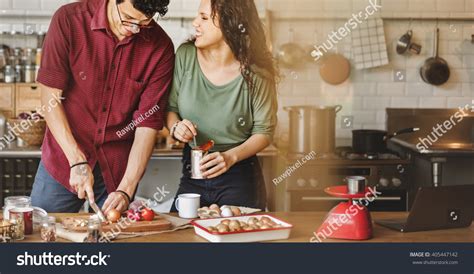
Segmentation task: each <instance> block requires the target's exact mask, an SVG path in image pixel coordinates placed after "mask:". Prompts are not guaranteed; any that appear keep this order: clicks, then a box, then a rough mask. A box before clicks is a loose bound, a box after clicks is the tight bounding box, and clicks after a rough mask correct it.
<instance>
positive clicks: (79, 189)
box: [69, 165, 94, 202]
mask: <svg viewBox="0 0 474 274" xmlns="http://www.w3.org/2000/svg"><path fill="white" fill-rule="evenodd" d="M69 184H70V185H71V187H72V188H73V189H74V190H75V191H76V193H77V197H78V198H79V199H81V200H83V199H85V198H87V199H88V200H89V201H90V202H94V188H93V186H94V175H92V170H91V167H90V166H89V165H80V166H75V167H73V168H72V169H71V173H70V178H69Z"/></svg>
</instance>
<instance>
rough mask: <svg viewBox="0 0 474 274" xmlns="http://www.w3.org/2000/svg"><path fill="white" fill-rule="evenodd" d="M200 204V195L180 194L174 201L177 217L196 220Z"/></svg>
mask: <svg viewBox="0 0 474 274" xmlns="http://www.w3.org/2000/svg"><path fill="white" fill-rule="evenodd" d="M200 204H201V195H199V194H194V193H186V194H180V195H178V198H176V201H174V205H175V206H176V209H177V210H178V212H179V217H181V218H185V219H193V218H197V217H198V209H199V207H200Z"/></svg>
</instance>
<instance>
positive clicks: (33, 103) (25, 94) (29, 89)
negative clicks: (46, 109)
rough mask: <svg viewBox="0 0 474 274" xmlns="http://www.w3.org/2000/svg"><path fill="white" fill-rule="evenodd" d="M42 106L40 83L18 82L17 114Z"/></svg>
mask: <svg viewBox="0 0 474 274" xmlns="http://www.w3.org/2000/svg"><path fill="white" fill-rule="evenodd" d="M40 107H41V88H40V86H39V85H38V84H23V83H21V84H16V109H15V115H18V114H20V113H22V112H31V111H33V110H36V109H37V108H40Z"/></svg>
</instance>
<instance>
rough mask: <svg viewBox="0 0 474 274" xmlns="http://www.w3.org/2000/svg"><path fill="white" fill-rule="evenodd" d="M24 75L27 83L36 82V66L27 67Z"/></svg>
mask: <svg viewBox="0 0 474 274" xmlns="http://www.w3.org/2000/svg"><path fill="white" fill-rule="evenodd" d="M24 74H25V79H24V80H25V83H34V82H35V81H36V78H35V74H36V73H35V66H30V65H26V66H25V70H24Z"/></svg>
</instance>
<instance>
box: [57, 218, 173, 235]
mask: <svg viewBox="0 0 474 274" xmlns="http://www.w3.org/2000/svg"><path fill="white" fill-rule="evenodd" d="M88 218H89V217H88V216H80V217H69V218H64V219H63V221H62V224H63V226H64V228H66V229H67V230H69V231H73V232H87V225H86V226H77V225H76V224H77V222H78V221H81V220H86V221H87V220H88ZM169 229H171V223H170V222H169V221H168V220H166V219H165V218H163V217H162V216H159V215H158V216H155V219H154V220H153V221H138V222H131V221H129V220H127V221H126V222H119V223H103V224H102V231H103V232H109V231H112V230H113V231H114V232H118V231H121V232H154V231H163V230H169Z"/></svg>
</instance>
